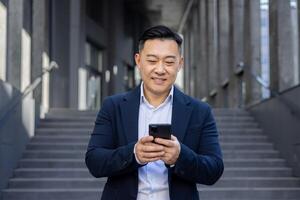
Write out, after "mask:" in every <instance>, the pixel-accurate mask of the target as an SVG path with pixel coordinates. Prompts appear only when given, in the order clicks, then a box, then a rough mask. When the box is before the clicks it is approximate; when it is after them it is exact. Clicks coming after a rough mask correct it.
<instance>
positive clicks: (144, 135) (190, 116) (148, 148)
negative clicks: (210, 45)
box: [86, 26, 224, 200]
mask: <svg viewBox="0 0 300 200" xmlns="http://www.w3.org/2000/svg"><path fill="white" fill-rule="evenodd" d="M181 43H182V39H181V38H180V36H179V35H178V34H176V33H174V32H173V31H171V30H170V29H169V28H167V27H165V26H155V27H152V28H149V29H148V30H146V31H145V32H144V33H143V34H142V36H141V38H140V40H139V53H137V54H136V55H135V61H136V65H137V67H138V69H139V71H140V74H141V78H142V81H143V82H142V84H141V85H140V86H138V87H137V88H135V89H134V90H132V91H130V92H127V93H124V94H118V95H115V96H111V97H108V98H106V99H105V100H104V102H103V106H102V108H101V110H100V112H99V113H98V116H97V119H96V122H95V127H94V130H93V133H92V135H91V139H90V142H89V145H88V150H87V153H86V165H87V167H88V168H89V170H90V172H91V174H92V175H94V176H95V177H108V179H107V183H106V184H105V187H104V190H103V193H102V199H104V200H106V199H122V200H129V199H138V200H148V199H154V200H168V199H171V200H177V199H178V200H179V199H188V200H191V199H199V196H198V192H197V187H196V183H200V184H206V185H211V184H214V183H215V182H216V181H217V180H218V179H219V178H220V176H221V175H222V173H223V168H224V167H223V161H222V155H221V149H220V146H219V142H218V133H217V129H216V125H215V121H214V119H213V116H212V113H211V109H210V107H209V106H208V105H207V104H205V103H203V102H200V101H198V100H195V99H193V98H191V97H189V96H187V95H185V94H183V93H182V92H181V91H179V90H178V89H177V88H176V87H174V85H173V84H174V82H175V79H176V75H177V73H178V71H179V70H180V69H181V68H182V65H183V58H182V56H181V53H180V52H181V51H180V50H181ZM150 123H170V124H171V127H172V137H171V139H170V140H168V139H161V138H155V139H154V138H153V136H149V134H148V131H149V130H148V125H149V124H150Z"/></svg>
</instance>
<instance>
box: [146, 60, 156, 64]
mask: <svg viewBox="0 0 300 200" xmlns="http://www.w3.org/2000/svg"><path fill="white" fill-rule="evenodd" d="M147 61H148V62H149V63H150V64H155V63H156V60H147Z"/></svg>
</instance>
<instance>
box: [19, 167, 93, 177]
mask: <svg viewBox="0 0 300 200" xmlns="http://www.w3.org/2000/svg"><path fill="white" fill-rule="evenodd" d="M14 177H17V178H92V175H91V174H90V173H89V172H88V169H87V168H18V169H16V170H15V171H14Z"/></svg>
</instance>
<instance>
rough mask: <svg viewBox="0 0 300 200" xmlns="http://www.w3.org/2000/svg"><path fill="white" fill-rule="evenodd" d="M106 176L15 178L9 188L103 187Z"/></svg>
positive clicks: (10, 182)
mask: <svg viewBox="0 0 300 200" xmlns="http://www.w3.org/2000/svg"><path fill="white" fill-rule="evenodd" d="M106 180H107V179H106V178H98V179H96V178H13V179H11V180H10V181H9V183H8V186H9V188H11V189H12V188H23V189H28V188H32V189H34V188H40V189H42V188H49V189H50V188H57V189H62V188H64V189H72V188H89V189H93V188H95V189H96V188H97V189H99V188H103V187H104V184H105V183H106Z"/></svg>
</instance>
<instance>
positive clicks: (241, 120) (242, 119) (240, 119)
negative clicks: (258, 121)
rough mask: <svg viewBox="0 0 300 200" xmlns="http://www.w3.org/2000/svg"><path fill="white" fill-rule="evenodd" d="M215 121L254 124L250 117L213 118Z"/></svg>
mask: <svg viewBox="0 0 300 200" xmlns="http://www.w3.org/2000/svg"><path fill="white" fill-rule="evenodd" d="M215 120H216V122H217V123H228V122H229V123H234V122H235V123H245V122H248V123H249V122H252V123H255V120H254V118H253V117H251V116H215Z"/></svg>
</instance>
